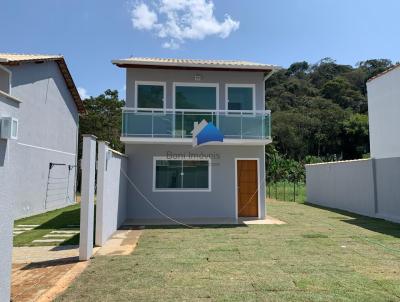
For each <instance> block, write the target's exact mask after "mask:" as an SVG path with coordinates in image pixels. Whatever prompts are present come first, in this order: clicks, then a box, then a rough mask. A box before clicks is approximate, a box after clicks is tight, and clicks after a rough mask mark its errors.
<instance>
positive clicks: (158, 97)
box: [135, 81, 166, 109]
mask: <svg viewBox="0 0 400 302" xmlns="http://www.w3.org/2000/svg"><path fill="white" fill-rule="evenodd" d="M165 95H166V84H165V82H153V81H135V107H136V108H139V109H152V108H154V109H165V107H166V105H165Z"/></svg>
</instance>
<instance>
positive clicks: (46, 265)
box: [11, 229, 142, 302]
mask: <svg viewBox="0 0 400 302" xmlns="http://www.w3.org/2000/svg"><path fill="white" fill-rule="evenodd" d="M141 232H142V230H136V229H128V230H120V231H117V232H115V233H114V235H113V236H112V237H111V238H110V239H109V240H108V241H107V243H106V244H105V245H104V246H103V247H101V248H100V247H96V248H95V249H94V254H95V256H96V257H97V256H118V255H121V256H122V255H129V254H131V253H132V252H133V250H134V249H135V247H136V245H137V242H138V240H139V237H140V235H141ZM78 255H79V248H78V246H34V247H15V248H14V249H13V272H12V290H11V291H12V293H11V298H12V301H13V302H31V301H37V302H45V301H46V302H47V301H53V300H54V298H55V297H57V296H58V295H59V294H60V293H62V292H63V291H64V290H65V289H66V288H68V286H69V285H70V284H71V283H72V281H73V280H74V279H75V278H76V277H77V276H79V274H80V273H82V272H83V271H84V270H85V268H86V267H87V266H88V265H89V261H83V262H80V261H79V257H78Z"/></svg>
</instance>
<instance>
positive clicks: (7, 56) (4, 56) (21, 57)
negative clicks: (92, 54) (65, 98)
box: [0, 53, 86, 113]
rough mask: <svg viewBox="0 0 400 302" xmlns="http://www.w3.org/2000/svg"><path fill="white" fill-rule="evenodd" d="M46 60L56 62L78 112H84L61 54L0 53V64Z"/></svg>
mask: <svg viewBox="0 0 400 302" xmlns="http://www.w3.org/2000/svg"><path fill="white" fill-rule="evenodd" d="M43 61H45V62H47V61H54V62H56V63H57V65H58V68H59V69H60V72H61V74H62V76H63V77H64V80H65V83H66V85H67V87H68V90H69V91H70V93H71V95H72V98H73V99H74V102H75V105H76V107H77V108H78V111H79V112H80V113H86V110H85V107H84V105H83V102H82V99H81V97H80V96H79V93H78V90H77V88H76V86H75V83H74V80H73V79H72V76H71V73H70V72H69V70H68V67H67V63H66V62H65V60H64V57H63V56H61V55H41V54H17V53H0V65H6V66H7V65H11V66H12V65H18V64H21V63H32V62H43Z"/></svg>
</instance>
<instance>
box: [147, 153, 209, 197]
mask: <svg viewBox="0 0 400 302" xmlns="http://www.w3.org/2000/svg"><path fill="white" fill-rule="evenodd" d="M209 169H210V163H209V160H165V159H157V160H155V184H154V189H155V190H161V191H164V190H171V191H175V190H182V191H185V190H187V191H190V190H196V191H209V189H210V170H209Z"/></svg>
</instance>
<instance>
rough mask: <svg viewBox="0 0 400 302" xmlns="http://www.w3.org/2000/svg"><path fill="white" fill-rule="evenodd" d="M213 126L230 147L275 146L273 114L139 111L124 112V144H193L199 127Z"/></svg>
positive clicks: (178, 110) (129, 109) (218, 111)
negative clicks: (244, 145)
mask: <svg viewBox="0 0 400 302" xmlns="http://www.w3.org/2000/svg"><path fill="white" fill-rule="evenodd" d="M203 119H204V120H206V121H207V122H212V123H213V124H214V125H215V126H217V127H218V129H219V130H220V131H221V133H222V134H223V135H224V143H227V144H246V143H247V144H254V145H264V144H268V143H270V142H271V113H270V111H265V110H262V111H261V110H260V111H252V110H251V111H250V110H249V111H246V110H244V111H243V110H242V111H235V110H202V109H201V110H196V109H188V110H187V109H185V110H181V109H136V108H124V109H123V112H122V134H121V141H122V142H126V143H129V142H131V143H135V142H137V143H145V142H149V143H191V140H192V133H191V132H192V130H193V128H194V125H195V123H196V122H197V123H200V122H201V121H202V120H203Z"/></svg>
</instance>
